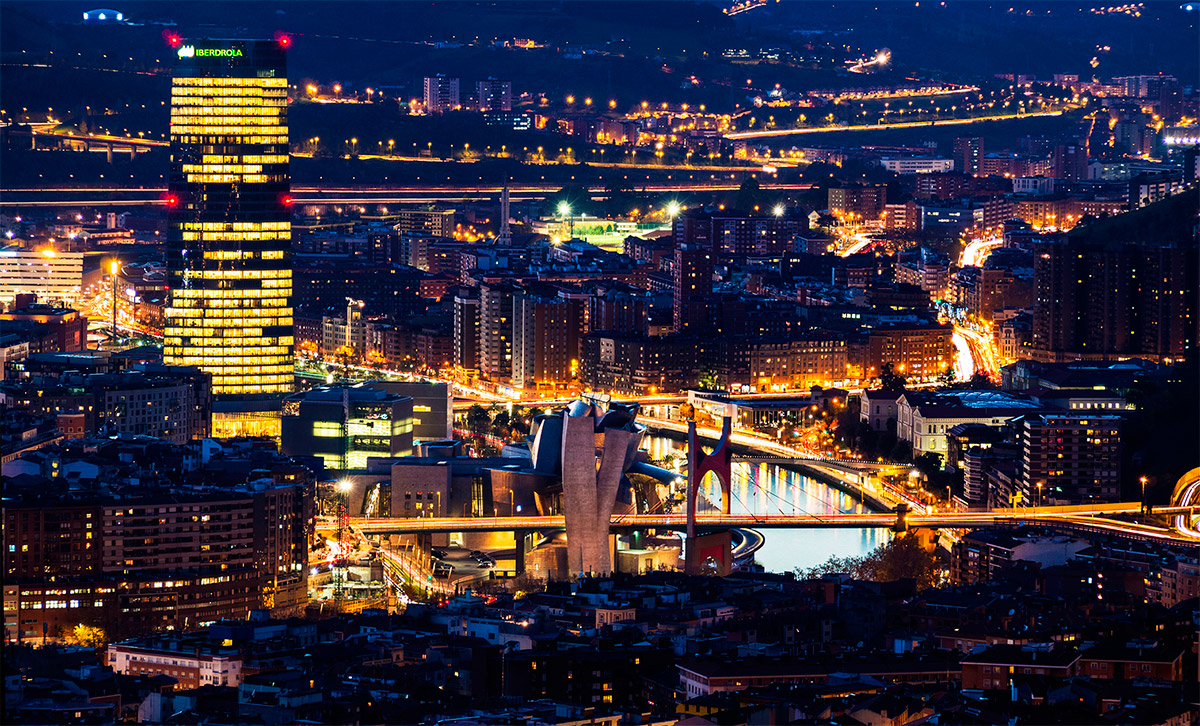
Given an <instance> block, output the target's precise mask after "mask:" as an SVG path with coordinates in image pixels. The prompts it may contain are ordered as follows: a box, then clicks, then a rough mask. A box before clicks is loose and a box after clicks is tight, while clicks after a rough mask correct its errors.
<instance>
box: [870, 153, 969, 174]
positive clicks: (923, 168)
mask: <svg viewBox="0 0 1200 726" xmlns="http://www.w3.org/2000/svg"><path fill="white" fill-rule="evenodd" d="M881 161H882V163H883V168H884V169H887V170H888V171H891V172H895V173H897V174H940V173H942V172H947V171H954V159H943V158H941V157H936V156H906V157H899V158H894V159H882V160H881Z"/></svg>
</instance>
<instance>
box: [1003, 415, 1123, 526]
mask: <svg viewBox="0 0 1200 726" xmlns="http://www.w3.org/2000/svg"><path fill="white" fill-rule="evenodd" d="M1017 425H1018V427H1019V430H1018V434H1017V435H1018V437H1019V440H1020V442H1021V447H1022V460H1021V490H1022V491H1021V495H1022V497H1023V498H1024V501H1025V502H1027V503H1033V504H1042V503H1047V504H1100V503H1105V502H1117V501H1121V486H1120V485H1121V418H1120V416H1115V415H1112V414H1102V413H1041V414H1038V415H1030V416H1022V417H1021V418H1020V419H1019V421H1018V422H1017Z"/></svg>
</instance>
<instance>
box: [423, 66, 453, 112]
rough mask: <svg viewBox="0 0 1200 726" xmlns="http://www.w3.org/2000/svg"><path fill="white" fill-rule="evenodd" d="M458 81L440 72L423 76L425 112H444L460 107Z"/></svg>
mask: <svg viewBox="0 0 1200 726" xmlns="http://www.w3.org/2000/svg"><path fill="white" fill-rule="evenodd" d="M458 86H459V81H458V79H457V78H447V77H446V76H443V75H441V74H438V75H436V76H428V77H426V78H425V95H424V101H425V113H445V112H447V111H457V110H458V109H460V108H462V103H461V102H460V101H459V97H458Z"/></svg>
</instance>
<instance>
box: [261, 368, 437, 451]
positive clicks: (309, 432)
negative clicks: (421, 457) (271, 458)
mask: <svg viewBox="0 0 1200 726" xmlns="http://www.w3.org/2000/svg"><path fill="white" fill-rule="evenodd" d="M412 418H413V400H412V399H411V398H409V397H407V396H399V395H395V394H392V393H388V392H387V391H382V390H378V389H375V388H370V387H367V386H366V385H364V384H362V383H358V384H354V385H348V384H343V385H336V386H321V387H319V388H314V389H312V390H310V391H305V392H304V393H297V394H294V395H292V396H289V397H287V398H286V399H284V401H283V419H282V422H281V427H280V443H281V448H282V451H283V453H284V455H286V456H319V457H320V458H321V459H322V460H323V461H324V463H325V467H326V468H327V469H332V470H335V471H342V472H344V471H350V470H353V469H365V468H366V466H367V458H368V457H371V456H384V457H387V456H408V455H409V454H410V453H412V442H413V421H412Z"/></svg>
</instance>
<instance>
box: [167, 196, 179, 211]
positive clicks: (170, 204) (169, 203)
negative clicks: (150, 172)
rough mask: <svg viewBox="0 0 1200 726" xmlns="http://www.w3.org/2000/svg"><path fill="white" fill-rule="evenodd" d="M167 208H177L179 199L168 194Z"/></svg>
mask: <svg viewBox="0 0 1200 726" xmlns="http://www.w3.org/2000/svg"><path fill="white" fill-rule="evenodd" d="M167 206H168V207H170V208H171V209H174V208H175V207H178V206H179V197H177V196H175V195H174V194H168V195H167Z"/></svg>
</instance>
